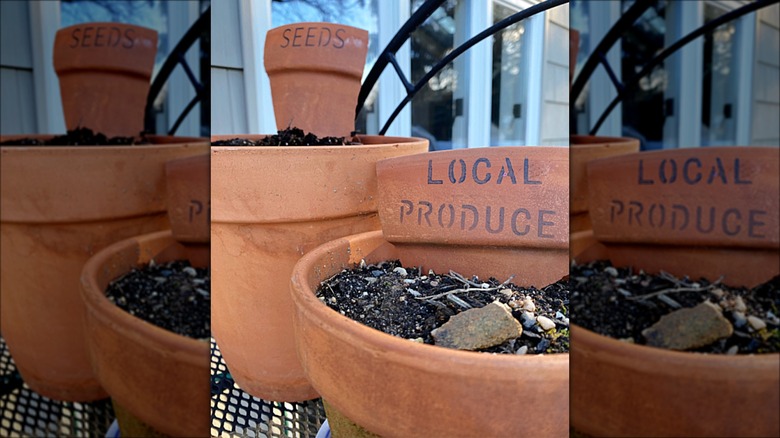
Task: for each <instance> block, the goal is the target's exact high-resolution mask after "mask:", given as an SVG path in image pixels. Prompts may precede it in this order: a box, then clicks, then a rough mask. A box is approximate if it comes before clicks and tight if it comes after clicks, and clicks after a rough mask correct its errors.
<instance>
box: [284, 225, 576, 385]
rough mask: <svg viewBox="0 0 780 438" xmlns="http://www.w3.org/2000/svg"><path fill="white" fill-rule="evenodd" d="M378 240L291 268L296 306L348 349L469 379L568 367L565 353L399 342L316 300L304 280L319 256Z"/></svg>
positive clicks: (328, 246) (313, 255) (314, 254)
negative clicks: (486, 373) (494, 372)
mask: <svg viewBox="0 0 780 438" xmlns="http://www.w3.org/2000/svg"><path fill="white" fill-rule="evenodd" d="M381 236H382V231H381V230H377V231H369V232H366V233H361V234H354V235H351V236H347V237H344V238H341V239H337V240H333V241H330V242H327V243H325V244H323V245H320V246H319V247H317V248H315V249H313V250H311V251H309V252H308V253H307V254H305V255H304V256H303V257H302V258H301V259H300V260H299V261H298V262H297V263H296V265H295V268H293V275H292V279H291V294H292V298H293V302H294V303H295V305H296V306H300V307H301V308H303V309H305V310H306V311H307V313H308V314H309V315H310V317H311V318H313V319H315V322H316V323H317V324H318V325H320V326H322V327H328V328H329V330H330V331H331V332H332V333H338V335H337V336H338V337H339V338H341V339H342V340H345V341H346V342H349V343H350V344H351V345H360V346H362V348H365V349H366V350H373V351H378V352H382V356H384V357H388V356H392V357H393V360H394V361H395V362H398V363H402V364H404V365H405V366H409V367H411V368H416V369H425V370H429V371H431V372H435V371H436V370H441V367H442V366H444V364H446V366H447V368H448V372H449V373H453V374H462V375H470V374H471V373H472V370H473V369H472V368H470V367H473V366H478V367H490V368H503V369H507V370H512V371H517V369H518V368H535V367H537V366H539V365H540V364H545V365H546V366H549V367H568V366H569V354H568V353H559V354H544V355H522V356H518V355H509V354H490V353H481V352H474V351H461V350H454V349H450V348H444V347H439V346H435V345H428V344H422V343H417V342H413V341H410V340H407V339H402V338H398V337H396V336H393V335H390V334H387V333H384V332H382V331H380V330H377V329H374V328H371V327H368V326H366V325H363V324H361V323H359V322H357V321H354V320H352V319H350V318H348V317H346V316H344V315H341V314H339V313H338V312H336V311H334V310H333V309H331V308H329V307H328V306H326V305H325V304H324V303H322V302H321V301H320V300H319V299H317V298H316V297H315V295H314V293H313V291H312V290H311V289H310V288H309V285H308V284H307V282H306V278H307V276H308V274H307V273H309V272H313V271H314V269H315V267H318V264H317V259H318V258H319V257H320V254H322V253H327V252H331V251H335V250H337V249H338V248H339V247H342V246H343V245H345V244H346V245H347V247H348V248H349V247H350V246H351V245H350V244H349V242H350V241H355V240H367V239H373V238H376V237H381ZM526 377H528V376H526Z"/></svg>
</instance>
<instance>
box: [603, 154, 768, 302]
mask: <svg viewBox="0 0 780 438" xmlns="http://www.w3.org/2000/svg"><path fill="white" fill-rule="evenodd" d="M779 169H780V155H779V154H778V153H777V149H776V148H768V147H713V148H693V149H676V150H664V151H657V152H642V153H637V154H630V155H623V156H620V157H613V158H606V159H601V160H596V161H593V162H591V163H590V164H589V166H588V184H589V185H590V190H589V199H590V206H591V208H590V216H591V219H592V220H593V231H594V236H595V238H596V239H597V240H598V241H600V242H602V243H603V244H604V245H605V246H606V248H607V252H608V254H609V257H610V259H612V261H613V262H614V263H615V264H617V265H620V266H627V265H633V266H637V267H642V268H643V269H644V270H645V271H647V272H651V273H657V272H659V271H660V270H665V271H667V272H669V273H671V274H674V275H677V276H682V275H688V276H690V277H691V278H699V277H708V278H710V279H711V280H715V279H717V278H718V277H719V276H721V275H723V276H724V279H723V283H724V284H728V285H732V286H747V287H752V286H755V285H757V284H760V283H763V282H765V281H768V280H769V279H771V278H772V277H774V276H775V275H777V274H778V272H779V271H780V268H779V267H780V225H779V224H780V213H779V211H780V180H779V179H778V175H779V174H780V170H779Z"/></svg>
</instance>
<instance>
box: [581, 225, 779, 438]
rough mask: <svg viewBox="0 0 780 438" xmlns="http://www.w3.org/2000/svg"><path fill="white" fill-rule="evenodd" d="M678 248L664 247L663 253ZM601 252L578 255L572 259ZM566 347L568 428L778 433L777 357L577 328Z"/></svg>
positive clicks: (621, 433) (624, 433)
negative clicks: (700, 349)
mask: <svg viewBox="0 0 780 438" xmlns="http://www.w3.org/2000/svg"><path fill="white" fill-rule="evenodd" d="M594 225H595V224H594ZM583 238H584V239H587V236H578V237H572V247H574V246H578V245H581V242H578V240H581V239H583ZM584 246H585V247H588V248H591V249H592V247H589V246H588V245H587V244H586V245H584ZM678 250H679V249H678V248H668V247H667V249H666V251H667V252H666V254H672V253H673V252H675V251H678ZM601 255H603V254H596V257H595V258H592V257H591V256H588V255H587V254H584V253H583V254H578V255H577V261H578V262H581V263H584V262H589V261H591V260H594V259H597V258H601V257H600V256H601ZM634 266H635V267H637V268H641V267H642V265H634ZM571 346H572V347H571V360H572V363H574V364H576V366H574V367H572V368H571V423H572V427H573V428H574V429H577V430H578V431H580V432H584V433H586V434H588V435H592V436H614V437H648V436H653V437H684V436H691V437H693V436H699V437H701V436H706V437H748V436H750V437H768V436H780V416H779V415H778V410H777V406H780V395H779V394H780V390H778V388H780V354H764V355H749V356H748V355H744V356H739V355H738V356H726V355H711V354H698V353H685V352H678V351H671V350H663V349H659V348H652V347H647V346H643V345H636V344H629V343H625V342H621V341H618V340H615V339H612V338H608V337H606V336H601V335H598V334H596V333H593V332H591V331H589V330H586V329H584V328H581V327H578V326H576V325H572V328H571Z"/></svg>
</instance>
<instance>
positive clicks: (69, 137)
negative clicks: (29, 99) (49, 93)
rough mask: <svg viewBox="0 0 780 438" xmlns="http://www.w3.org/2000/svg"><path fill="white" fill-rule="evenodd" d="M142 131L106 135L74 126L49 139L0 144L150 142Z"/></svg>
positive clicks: (23, 139)
mask: <svg viewBox="0 0 780 438" xmlns="http://www.w3.org/2000/svg"><path fill="white" fill-rule="evenodd" d="M150 143H151V142H150V141H149V140H148V139H147V138H146V135H145V134H144V133H141V134H140V135H139V136H138V137H106V135H105V134H102V133H99V132H98V133H94V132H92V130H91V129H89V128H76V129H74V130H72V131H68V133H67V134H65V135H58V136H55V137H53V138H51V139H49V140H45V141H43V140H39V139H35V138H20V139H17V140H8V141H4V142H2V143H0V145H2V146H106V145H107V146H131V145H140V144H150Z"/></svg>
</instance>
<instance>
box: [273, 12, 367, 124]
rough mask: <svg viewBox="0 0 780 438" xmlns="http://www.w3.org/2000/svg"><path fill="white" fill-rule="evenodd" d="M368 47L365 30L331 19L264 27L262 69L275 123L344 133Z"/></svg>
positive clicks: (352, 121) (352, 113)
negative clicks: (263, 69)
mask: <svg viewBox="0 0 780 438" xmlns="http://www.w3.org/2000/svg"><path fill="white" fill-rule="evenodd" d="M367 53H368V32H367V31H365V30H362V29H357V28H354V27H350V26H344V25H340V24H332V23H295V24H291V25H287V26H281V27H277V28H274V29H271V30H270V31H268V33H267V35H266V39H265V55H264V63H265V69H266V71H267V72H268V77H269V79H270V81H271V96H272V98H273V105H274V114H275V116H276V126H277V128H278V129H280V130H281V129H285V128H287V127H291V126H295V127H298V128H301V129H303V130H304V131H306V132H313V133H314V134H316V135H317V136H320V137H325V136H335V137H349V136H350V134H351V132H352V131H353V130H354V129H355V104H356V103H357V98H358V93H359V92H360V81H361V79H362V77H363V67H364V65H365V63H366V54H367Z"/></svg>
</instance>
